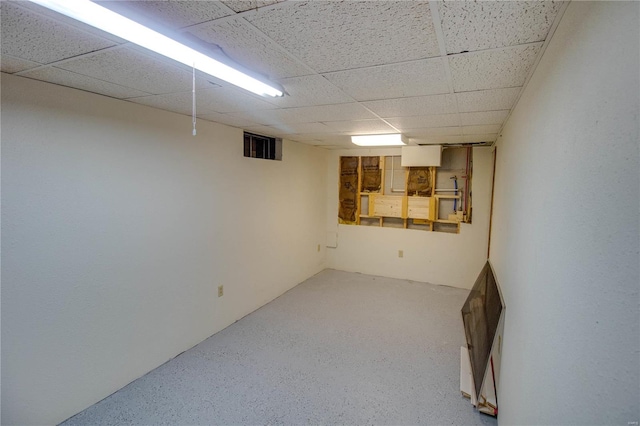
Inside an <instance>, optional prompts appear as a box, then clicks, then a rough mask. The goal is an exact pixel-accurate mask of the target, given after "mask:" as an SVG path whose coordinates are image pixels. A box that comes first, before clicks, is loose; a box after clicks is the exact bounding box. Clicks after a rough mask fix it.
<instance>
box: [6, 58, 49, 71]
mask: <svg viewBox="0 0 640 426" xmlns="http://www.w3.org/2000/svg"><path fill="white" fill-rule="evenodd" d="M40 65H41V64H39V63H37V62H33V61H27V60H25V59H20V58H14V57H12V56H9V55H0V71H2V72H6V73H8V74H13V73H16V72H20V71H24V70H28V69H29V68H35V67H38V66H40Z"/></svg>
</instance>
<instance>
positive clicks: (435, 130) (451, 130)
mask: <svg viewBox="0 0 640 426" xmlns="http://www.w3.org/2000/svg"><path fill="white" fill-rule="evenodd" d="M405 134H406V136H407V137H409V138H419V137H421V136H460V135H462V127H459V126H456V127H430V128H426V129H414V130H410V131H408V132H406V133H405Z"/></svg>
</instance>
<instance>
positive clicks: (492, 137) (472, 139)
mask: <svg viewBox="0 0 640 426" xmlns="http://www.w3.org/2000/svg"><path fill="white" fill-rule="evenodd" d="M496 139H498V134H497V133H494V134H486V135H464V136H463V137H462V141H463V142H469V143H477V142H495V141H496Z"/></svg>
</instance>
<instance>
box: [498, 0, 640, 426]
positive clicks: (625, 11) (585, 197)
mask: <svg viewBox="0 0 640 426" xmlns="http://www.w3.org/2000/svg"><path fill="white" fill-rule="evenodd" d="M639 10H640V4H639V3H637V2H572V3H571V4H570V5H569V6H568V9H567V11H566V13H565V15H564V16H563V18H562V21H561V22H560V25H559V26H558V28H557V30H556V33H555V35H554V36H553V39H552V40H551V42H550V44H549V46H548V48H547V50H546V52H545V54H544V56H543V57H542V60H541V62H540V64H539V66H538V68H537V70H536V71H535V73H534V75H533V77H532V79H531V81H530V83H529V85H528V87H527V88H526V90H525V92H524V94H523V96H522V98H521V99H520V101H519V103H518V105H517V107H516V108H515V110H514V112H513V114H512V116H511V117H510V119H509V120H508V122H507V125H506V126H505V128H504V131H503V133H502V137H501V138H500V139H499V141H498V144H497V159H498V160H497V171H496V187H495V205H494V217H493V230H492V236H491V255H490V259H491V261H492V263H493V266H494V268H495V271H496V274H497V279H498V281H499V283H500V284H501V286H502V290H503V293H504V297H505V302H506V305H507V309H506V321H505V330H504V340H503V346H502V348H503V349H502V372H501V379H500V393H499V395H498V398H499V403H500V415H499V419H498V420H499V422H500V423H503V424H623V425H626V424H628V422H638V421H639V420H640V405H639V404H638V401H640V386H639V383H640V355H639V354H640V341H639V340H640V309H639V305H638V303H639V295H638V290H639V286H640V272H639V268H640V267H639V265H640V262H639V252H640V241H639V239H640V229H639V205H640V199H639V194H640V186H639V183H640V182H639V181H640V179H639V170H640V167H639V157H638V149H639V145H640V141H639V128H638V120H639V98H640V85H639V82H638V80H639V78H640V77H639V76H640V66H639V59H638V54H639V51H640V34H639V28H640V20H639Z"/></svg>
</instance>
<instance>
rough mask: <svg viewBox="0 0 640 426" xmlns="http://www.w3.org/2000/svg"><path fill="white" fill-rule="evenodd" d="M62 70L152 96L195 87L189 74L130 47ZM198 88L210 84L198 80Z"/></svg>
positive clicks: (69, 64)
mask: <svg viewBox="0 0 640 426" xmlns="http://www.w3.org/2000/svg"><path fill="white" fill-rule="evenodd" d="M59 67H60V68H63V69H66V70H68V71H73V72H75V73H78V74H83V75H87V76H89V77H94V78H97V79H100V80H104V81H108V82H111V83H115V84H119V85H122V86H126V87H131V88H134V89H138V90H141V91H143V92H147V93H153V94H162V93H171V92H183V91H187V90H191V88H192V76H191V73H190V72H188V71H186V70H184V69H181V68H179V67H177V66H172V65H169V64H168V62H167V61H165V60H160V59H155V58H153V57H151V56H148V55H144V54H142V53H140V52H139V51H138V50H135V49H130V48H121V49H115V50H110V51H107V52H102V53H97V54H95V55H92V56H88V57H83V58H80V59H76V60H72V61H69V62H65V63H63V64H61V65H59ZM198 86H200V87H207V86H210V85H209V83H207V82H206V81H204V80H203V79H199V83H198Z"/></svg>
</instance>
